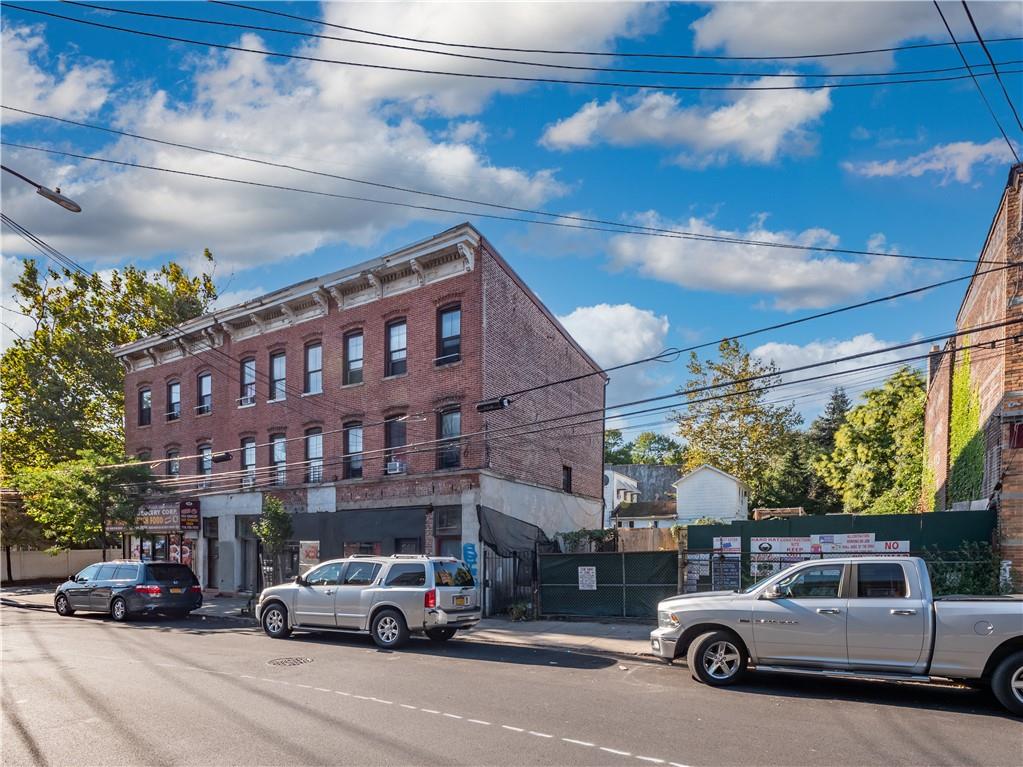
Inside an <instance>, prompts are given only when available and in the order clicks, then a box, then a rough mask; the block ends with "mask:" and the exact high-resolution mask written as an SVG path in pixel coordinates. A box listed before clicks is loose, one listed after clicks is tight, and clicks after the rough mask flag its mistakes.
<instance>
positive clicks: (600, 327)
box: [558, 304, 671, 405]
mask: <svg viewBox="0 0 1023 767" xmlns="http://www.w3.org/2000/svg"><path fill="white" fill-rule="evenodd" d="M558 319H559V320H560V321H561V323H562V324H563V325H564V326H565V328H566V329H567V330H568V332H569V333H571V334H572V337H573V338H575V340H576V341H578V342H579V345H580V346H582V347H583V348H584V349H585V350H586V351H587V352H588V353H589V354H590V356H592V357H593V359H595V360H596V361H597V362H598V363H599V364H600V366H601V367H604V368H607V367H613V366H615V365H621V364H622V363H625V362H632V361H633V360H637V359H640V358H642V357H651V356H653V355H655V354H658V353H659V352H661V351H663V350H664V348H665V346H666V342H667V338H668V331H669V330H670V328H671V324H670V323H669V322H668V318H667V317H665V316H663V315H657V314H654V313H653V312H652V311H650V310H649V309H640V308H638V307H636V306H633V305H632V304H596V305H595V306H580V307H579V308H577V309H575V310H574V311H572V312H571V313H569V314H567V315H565V316H562V317H558ZM659 368H661V365H659V364H658V363H656V362H652V363H649V364H646V365H635V366H633V367H628V368H624V369H622V370H616V371H612V372H611V373H609V375H610V377H611V382H610V384H609V386H608V397H607V401H608V404H609V405H610V404H614V403H615V402H619V401H625V400H629V399H636V398H637V397H642V396H644V394H646V393H649V392H651V391H653V390H655V389H657V388H658V387H661V386H664V385H666V384H667V383H668V382H670V380H671V379H670V373H667V372H665V371H664V370H662V369H659Z"/></svg>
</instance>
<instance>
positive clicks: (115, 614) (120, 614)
mask: <svg viewBox="0 0 1023 767" xmlns="http://www.w3.org/2000/svg"><path fill="white" fill-rule="evenodd" d="M110 617H111V618H113V619H114V620H115V621H117V622H118V623H123V622H124V621H126V620H128V605H127V604H126V603H125V601H124V600H123V599H121V598H120V597H117V598H116V599H114V601H113V602H111V603H110Z"/></svg>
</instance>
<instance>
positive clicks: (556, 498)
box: [116, 224, 606, 592]
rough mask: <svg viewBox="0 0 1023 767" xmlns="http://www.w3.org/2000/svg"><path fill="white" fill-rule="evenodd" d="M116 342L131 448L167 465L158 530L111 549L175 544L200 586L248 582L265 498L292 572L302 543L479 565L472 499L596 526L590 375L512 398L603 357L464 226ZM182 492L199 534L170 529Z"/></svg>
mask: <svg viewBox="0 0 1023 767" xmlns="http://www.w3.org/2000/svg"><path fill="white" fill-rule="evenodd" d="M116 353H117V356H118V357H119V358H120V359H121V361H122V362H123V364H124V366H125V369H126V371H127V372H126V377H125V401H126V408H125V411H126V415H125V417H126V440H127V450H128V451H129V454H134V455H141V456H145V457H148V458H151V459H152V460H153V461H154V466H156V467H158V468H157V471H156V473H157V474H158V475H163V480H164V491H165V493H166V495H165V496H164V499H165V500H166V501H167V505H166V507H165V510H166V511H168V513H167V514H166V515H165V516H166V518H165V519H162V520H160V519H157V522H160V521H162V522H163V523H164V526H165V527H167V526H169V527H170V528H172V529H152V530H143V531H142V533H141V534H140V535H131V536H129V537H128V543H127V544H126V546H127V548H129V549H130V553H136V552H138V553H140V554H152V555H153V556H158V555H160V554H161V552H162V550H163V549H166V550H167V551H168V552H170V553H172V554H173V553H175V550H174V548H173V547H174V546H175V545H177V546H180V547H181V549H180V550H182V551H183V550H185V549H187V550H188V552H189V553H190V554H192V555H193V556H194V562H193V566H194V568H195V570H196V572H197V574H198V575H199V576H200V579H201V581H202V583H203V585H204V586H206V587H208V588H216V589H219V590H222V591H228V592H234V591H241V590H248V589H251V588H253V587H254V586H255V584H256V582H257V577H256V573H257V566H258V564H257V563H258V554H257V551H258V548H257V543H256V540H255V537H254V536H253V534H252V523H253V522H254V521H255V520H256V518H257V516H258V514H259V512H260V509H261V506H262V496H263V494H264V493H272V494H273V495H276V496H278V497H279V498H281V499H282V500H283V501H284V504H285V507H286V508H287V509H288V510H289V511H290V512H291V513H292V519H293V524H294V537H295V544H294V547H293V550H294V556H293V560H292V561H291V564H290V566H291V567H292V568H295V567H297V565H298V544H299V542H300V541H317V542H318V543H319V557H320V559H327V558H331V557H336V556H341V555H342V554H350V553H382V554H390V553H441V554H451V555H458V556H463V557H465V558H466V560H467V561H470V560H477V561H474V562H472V563H473V564H474V565H476V566H477V568H478V569H479V570H482V568H483V566H484V563H483V561H482V557H483V546H482V544H481V541H480V537H479V526H478V521H477V506H478V505H482V506H486V507H489V508H492V509H496V510H497V511H499V512H502V513H504V514H508V515H510V516H512V517H515V518H517V519H520V520H523V521H526V522H530V523H532V524H535V525H537V526H538V527H540V528H541V529H542V530H543V531H544V532H546V533H547V534H548V535H551V534H554V533H557V532H562V531H566V530H574V529H579V528H582V527H590V528H593V527H598V526H599V525H600V520H601V492H602V465H601V459H602V434H601V432H602V423H601V421H600V419H601V418H602V415H603V407H604V386H605V382H606V378H605V376H604V375H603V374H599V375H589V376H588V377H584V378H581V379H580V380H577V381H574V382H571V383H563V384H557V385H554V386H550V387H547V388H543V389H539V390H536V391H532V392H525V393H520V392H521V390H523V389H529V388H530V387H533V386H536V385H537V384H543V383H546V382H549V381H557V380H561V379H565V378H570V377H573V376H579V375H582V374H591V373H594V371H597V370H598V369H599V368H598V366H597V365H596V363H595V362H594V361H593V360H592V359H591V358H590V357H589V356H588V355H587V354H586V353H585V352H584V351H583V350H582V349H581V348H580V347H579V345H578V344H577V343H576V342H575V341H574V340H573V339H572V338H571V337H570V336H569V335H568V333H567V332H566V331H565V329H564V328H563V327H562V326H561V324H560V323H559V322H558V321H557V319H555V317H554V316H553V315H552V314H551V312H550V311H548V310H547V308H546V307H544V305H543V304H542V303H541V302H540V300H539V299H538V298H537V297H536V295H535V294H534V293H533V292H532V291H531V290H530V289H529V288H528V287H527V286H526V285H525V284H524V283H523V282H522V280H521V279H520V278H519V277H518V276H517V275H516V274H515V273H514V271H513V270H512V269H511V267H510V266H509V265H508V263H507V262H506V261H505V260H504V259H503V258H502V257H501V256H500V255H499V254H498V253H497V251H496V250H495V249H494V248H493V246H491V245H490V244H489V243H488V242H487V241H486V239H484V238H483V236H482V235H481V234H480V233H479V232H478V231H477V230H476V229H475V228H474V227H472V226H470V225H468V224H463V225H460V226H457V227H454V228H452V229H449V230H447V231H445V232H442V233H440V234H438V235H436V236H434V237H431V238H429V239H427V240H423V241H421V242H418V243H415V244H413V245H410V246H408V247H406V248H402V249H400V250H397V251H395V252H393V253H390V254H388V255H385V256H382V257H380V258H376V259H374V260H371V261H367V262H365V263H361V264H357V265H355V266H353V267H350V268H347V269H343V270H341V271H338V272H334V273H332V274H328V275H326V276H323V277H319V278H316V279H311V280H307V281H305V282H301V283H298V284H296V285H291V286H289V287H286V288H282V289H280V290H277V291H275V292H273V293H269V294H267V295H265V296H262V297H260V298H257V299H254V300H251V301H248V302H246V303H244V304H240V305H238V306H233V307H230V308H227V309H223V310H218V311H216V312H213V313H209V314H206V315H204V316H202V317H199V318H196V319H195V320H191V321H189V322H188V323H185V324H183V325H182V326H181V327H180V328H176V329H174V330H173V331H172V332H166V333H163V334H161V335H159V336H154V337H151V338H146V339H142V340H140V341H138V342H135V343H132V344H129V345H126V346H123V347H121V348H119V349H118V350H117V352H116ZM506 396H507V397H509V398H510V403H508V404H506V406H505V407H503V408H502V407H500V405H501V402H500V401H501V399H502V398H504V397H506ZM495 400H496V404H495V408H496V409H487V408H486V407H484V412H479V411H478V409H477V405H479V404H480V403H483V402H487V401H495ZM577 413H586V414H588V415H580V416H574V417H571V418H563V419H562V420H560V421H555V422H553V423H548V421H549V419H552V418H554V419H556V418H559V417H563V416H569V415H573V414H577ZM552 427H556V428H552ZM156 461H159V463H156ZM179 498H190V499H197V500H198V501H199V506H200V513H201V529H200V530H197V531H195V532H191V531H189V530H188V529H187V526H186V529H184V530H174V529H173V527H174V515H173V509H174V503H176V502H177V500H178V499H179ZM153 505H159V504H158V501H157V500H156V499H154V504H153ZM182 519H184V517H182ZM182 526H183V525H182ZM156 527H159V525H157V526H156Z"/></svg>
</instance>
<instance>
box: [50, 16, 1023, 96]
mask: <svg viewBox="0 0 1023 767" xmlns="http://www.w3.org/2000/svg"><path fill="white" fill-rule="evenodd" d="M62 2H63V3H64V4H65V5H75V6H78V7H81V8H93V9H95V10H99V11H104V12H107V13H121V14H126V15H129V16H141V17H144V18H153V19H164V20H168V21H184V22H187V23H190V24H206V25H209V26H216V27H229V28H234V29H245V30H251V31H256V32H272V33H274V34H282V35H291V36H294V37H306V38H313V39H318V40H332V41H334V42H340V43H350V44H354V45H366V46H371V47H377V48H387V49H392V50H400V51H411V52H413V53H427V54H431V55H435V56H447V57H452V58H458V59H470V60H473V61H488V62H493V63H497V64H514V65H518V66H528V67H542V68H545V69H563V70H573V71H582V72H612V73H626V74H637V75H678V76H686V77H701V76H702V77H758V78H759V77H786V78H791V77H793V75H792V73H787V72H727V71H726V72H722V71H714V70H703V71H693V70H677V69H633V68H629V67H597V66H583V65H578V64H555V63H552V62H544V61H523V60H521V59H507V58H497V57H494V56H479V55H474V54H469V53H455V52H453V51H436V50H431V49H429V48H416V47H412V46H408V45H397V44H394V43H382V42H377V41H373V40H360V39H357V38H351V37H336V36H334V35H321V34H316V33H315V32H300V31H297V30H293V29H281V28H280V27H267V26H262V25H259V24H241V23H238V22H234V21H224V20H221V19H200V18H196V17H194V16H175V15H171V14H166V13H152V12H148V11H134V10H129V9H127V8H111V7H108V6H104V5H95V4H93V3H82V2H77V1H76V0H62ZM1021 63H1023V61H1020V60H1015V61H1002V62H999V64H1001V65H1002V66H1005V65H1012V64H1021ZM991 66H992V67H993V66H994V63H993V62H992V65H991ZM964 70H965V67H940V68H934V69H916V70H902V71H890V72H854V73H850V72H843V73H835V72H832V73H819V72H815V73H800V75H799V76H800V77H807V78H816V79H821V78H839V79H841V78H850V77H855V78H863V77H889V76H900V77H901V76H910V75H930V74H942V73H945V72H962V71H964Z"/></svg>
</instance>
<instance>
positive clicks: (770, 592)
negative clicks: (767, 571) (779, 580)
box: [760, 586, 784, 599]
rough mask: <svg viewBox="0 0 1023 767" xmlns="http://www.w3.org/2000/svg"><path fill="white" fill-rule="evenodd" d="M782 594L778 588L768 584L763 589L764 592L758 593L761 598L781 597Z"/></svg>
mask: <svg viewBox="0 0 1023 767" xmlns="http://www.w3.org/2000/svg"><path fill="white" fill-rule="evenodd" d="M783 596H784V594H782V593H781V591H780V590H779V589H778V587H777V586H768V587H767V588H766V589H764V593H763V594H761V595H760V597H761V598H762V599H781V598H782V597H783Z"/></svg>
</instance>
